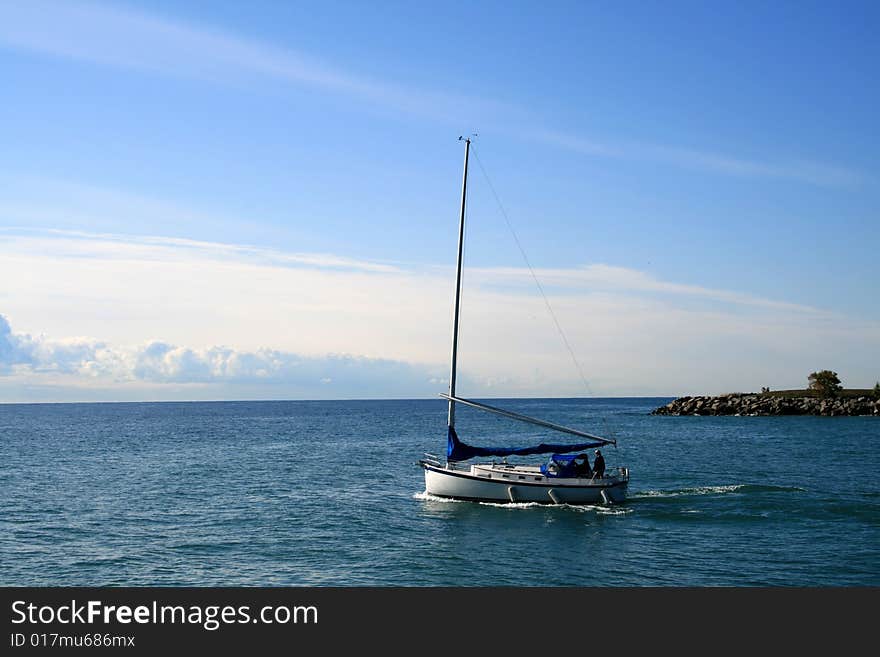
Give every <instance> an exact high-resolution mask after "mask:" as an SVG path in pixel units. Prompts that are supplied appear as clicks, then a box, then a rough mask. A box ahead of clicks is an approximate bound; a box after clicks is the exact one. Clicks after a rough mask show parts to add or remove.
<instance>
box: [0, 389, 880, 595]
mask: <svg viewBox="0 0 880 657" xmlns="http://www.w3.org/2000/svg"><path fill="white" fill-rule="evenodd" d="M667 401H668V399H552V400H551V399H541V400H508V401H501V400H495V401H493V402H491V403H493V404H496V405H501V406H505V407H508V408H511V409H512V410H515V411H518V412H521V413H526V414H529V415H533V416H538V417H541V418H544V419H548V420H551V421H554V422H559V423H562V424H567V425H572V426H575V427H578V428H581V429H584V430H587V431H591V432H595V433H599V434H601V435H607V436H610V437H612V438H614V439H616V440H617V441H618V445H617V447H616V448H615V447H609V448H606V449H605V450H603V452H604V454H605V459H606V462H607V464H608V466H609V467H614V466H617V465H625V466H627V467H629V468H630V471H631V481H630V486H629V499H628V501H627V502H626V503H625V504H621V505H616V506H611V507H606V506H601V505H596V506H586V507H575V506H540V505H528V504H517V505H496V504H478V503H473V502H455V501H446V500H439V499H433V498H431V497H430V496H428V495H426V494H425V493H424V475H423V472H422V470H421V468H420V467H419V466H418V459H419V458H420V457H422V455H423V453H425V452H432V453H434V454H441V455H442V454H443V453H444V450H445V440H446V426H445V421H446V406H445V404H444V402H442V401H434V400H419V401H277V402H271V401H267V402H215V403H202V402H199V403H119V404H32V405H31V404H29V405H16V404H10V405H0V504H2V510H3V512H2V514H0V585H7V586H8V585H96V586H103V585H163V586H164V585H167V586H176V585H196V586H208V585H268V586H271V585H292V586H299V585H336V586H349V585H353V586H359V585H403V586H433V585H468V586H470V585H481V586H493V585H522V586H544V585H577V586H597V585H598V586H631V585H635V586H656V585H673V586H679V585H681V586H685V585H686V586H693V585H697V586H706V585H708V586H742V585H769V586H789V585H810V586H813V585H818V586H827V585H835V586H837V585H844V586H851V585H873V586H877V585H880V418H872V417H854V418H819V417H657V416H652V415H650V414H649V413H650V411H651V409H652V408H654V407H656V406H659V405H661V404H663V403H666V402H667ZM457 417H458V422H457V428H458V432H459V434H460V436H461V438H462V440H464V441H465V442H468V443H470V444H491V445H506V444H511V445H526V444H529V443H531V442H532V441H535V442H538V441H540V440H546V439H547V437H548V436H547V435H546V434H541V433H540V431H536V430H535V428H534V427H530V426H528V425H519V424H515V423H511V422H510V421H508V420H504V419H501V418H496V417H494V416H490V415H485V414H481V413H479V412H477V411H474V410H472V409H467V408H460V409H459V410H458V416H457ZM553 440H554V441H557V442H558V441H559V436H554V437H553ZM563 440H564V438H563ZM591 456H592V455H591ZM534 458H541V457H532V459H534Z"/></svg>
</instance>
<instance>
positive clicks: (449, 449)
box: [446, 427, 606, 461]
mask: <svg viewBox="0 0 880 657" xmlns="http://www.w3.org/2000/svg"><path fill="white" fill-rule="evenodd" d="M605 444H606V443H604V442H590V443H578V444H577V445H550V444H547V443H541V444H540V445H535V446H534V447H471V446H470V445H466V444H465V443H463V442H461V441H460V440H459V439H458V434H456V433H455V429H453V428H452V427H449V431H448V432H447V438H446V460H447V461H466V460H467V459H470V458H473V457H475V456H529V455H531V454H553V453H557V454H566V453H568V452H581V451H583V450H585V449H590V448H591V447H604V446H605Z"/></svg>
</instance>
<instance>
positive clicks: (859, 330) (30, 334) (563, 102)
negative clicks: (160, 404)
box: [0, 0, 880, 402]
mask: <svg viewBox="0 0 880 657" xmlns="http://www.w3.org/2000/svg"><path fill="white" fill-rule="evenodd" d="M878 28H880V6H878V5H877V3H873V2H865V3H860V2H842V3H811V2H780V3H757V2H756V3H752V2H744V3H726V4H722V3H703V2H670V3H662V4H661V3H644V2H633V3H626V2H624V3H611V2H570V3H569V2H551V3H525V2H479V3H467V2H448V3H441V4H437V3H433V4H429V3H407V2H377V3H360V2H315V3H312V2H296V3H290V2H249V3H241V2H220V1H218V2H212V3H207V4H206V3H196V2H192V3H187V2H167V1H161V0H160V1H153V2H149V3H139V2H136V1H134V0H126V1H121V2H106V1H103V2H88V3H81V2H76V1H70V2H50V1H46V0H32V1H28V2H16V1H11V0H0V81H2V85H0V402H24V401H28V402H30V401H34V402H38V401H46V402H50V401H127V400H189V399H193V400H195V399H335V398H338V399H348V398H385V397H390V398H423V397H434V396H436V394H437V393H438V392H444V391H445V390H446V387H447V386H448V380H449V351H450V340H451V331H452V326H451V325H452V297H453V291H454V290H453V288H454V275H455V273H454V266H455V255H456V239H457V225H458V211H459V202H460V199H459V196H460V191H461V174H462V171H461V169H462V157H463V147H462V142H460V141H459V140H458V137H459V136H460V135H471V134H476V135H477V136H476V137H474V140H473V150H472V155H473V157H472V160H471V167H470V173H469V195H468V213H467V239H466V244H465V253H466V257H465V272H464V283H463V301H462V328H461V345H460V351H459V376H460V380H459V387H458V392H459V393H460V394H461V395H464V396H472V397H482V398H486V397H556V396H563V397H571V396H597V397H602V396H677V395H682V394H718V393H724V392H734V391H751V390H758V389H760V388H761V387H764V386H769V387H771V388H773V389H786V388H799V387H804V386H805V385H806V378H807V375H808V374H809V373H810V372H813V371H815V370H818V369H832V370H834V371H836V372H838V374H839V375H840V378H841V379H842V381H843V383H844V385H846V386H847V387H872V386H873V385H874V383H875V382H876V381H877V380H878V379H880V304H878V294H877V260H878V258H877V254H878V253H880V231H878V208H880V131H878V130H877V119H876V117H877V114H878V110H877V107H878V105H880V90H878V87H880V85H878V82H877V76H876V71H877V70H878V65H880V41H878V40H877V39H876V34H877V31H878ZM520 247H521V248H520ZM523 253H524V254H525V257H524V255H523ZM533 274H534V276H533ZM535 279H537V281H538V283H539V285H540V287H539V286H538V285H536V282H535ZM542 291H543V294H542ZM548 306H549V310H548Z"/></svg>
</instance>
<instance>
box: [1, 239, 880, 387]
mask: <svg viewBox="0 0 880 657" xmlns="http://www.w3.org/2000/svg"><path fill="white" fill-rule="evenodd" d="M536 274H537V275H538V277H539V278H540V279H541V281H542V284H543V286H544V288H545V289H546V291H547V293H548V295H549V297H550V299H551V302H552V304H553V308H554V311H555V313H556V315H557V317H558V318H559V320H560V322H561V324H562V326H563V327H564V328H565V331H566V333H567V336H568V339H569V341H570V343H571V345H572V348H573V350H574V352H575V353H576V355H577V358H578V360H579V361H580V363H581V364H582V366H583V369H584V371H585V373H586V376H587V379H588V380H589V390H588V391H585V390H584V387H583V385H582V382H581V381H580V378H579V376H578V373H577V370H576V368H575V367H573V364H572V362H571V360H570V359H569V357H568V354H567V352H566V350H565V349H564V348H563V346H562V344H561V343H560V341H559V336H558V334H557V333H556V331H555V328H554V326H553V324H552V321H551V319H550V318H549V316H548V314H547V312H546V308H545V307H544V302H543V299H541V297H540V296H539V295H538V294H536V292H535V288H534V285H533V283H532V281H531V275H530V273H529V272H528V271H527V270H524V269H517V268H479V267H472V268H469V269H468V271H467V272H466V278H465V291H464V302H463V303H464V306H463V322H464V323H463V328H462V333H461V345H460V371H461V373H462V379H461V381H462V385H461V387H460V392H461V394H465V395H472V396H486V397H492V396H496V397H498V396H547V397H551V396H577V395H583V394H585V392H589V393H591V394H595V395H600V396H602V395H606V396H614V395H675V394H684V393H712V392H730V391H736V390H753V389H757V388H759V387H760V386H763V385H770V386H771V387H774V388H781V387H798V386H802V385H803V384H804V382H805V380H806V379H805V377H806V375H807V374H808V373H809V372H810V371H813V370H816V369H824V368H831V369H835V370H836V371H838V372H839V373H840V374H841V376H842V377H843V379H844V382H845V383H846V384H847V385H850V386H853V387H865V386H870V385H873V382H874V380H875V379H876V377H877V376H878V373H877V371H876V370H878V369H880V364H878V363H877V362H875V361H874V362H872V360H871V358H870V357H866V354H868V355H870V354H877V353H880V327H878V326H877V324H876V322H870V321H859V320H855V319H853V318H845V317H839V316H835V315H833V314H831V313H828V312H824V311H822V310H821V309H816V308H811V307H809V306H804V305H800V304H796V303H790V302H787V301H779V300H773V299H766V298H762V297H758V296H754V295H749V294H745V293H741V292H736V291H730V290H714V289H711V288H705V287H701V286H697V285H685V284H679V283H674V282H669V281H663V280H660V279H658V278H656V277H653V276H651V275H650V274H648V273H646V272H640V271H637V270H633V269H627V268H623V267H615V266H611V265H605V264H592V265H584V266H582V267H574V268H570V269H538V270H536ZM452 276H453V272H452V271H451V268H445V267H414V266H406V265H401V264H393V263H392V264H389V263H371V262H361V261H358V260H352V259H350V258H344V257H337V256H333V255H328V254H324V255H311V254H287V253H284V252H280V251H277V250H272V249H259V248H255V247H248V246H241V245H229V244H219V243H212V242H196V241H189V240H180V239H165V238H161V237H127V236H119V235H89V234H84V233H64V232H60V231H52V232H46V231H42V232H39V231H23V230H11V229H7V230H0V278H2V279H3V280H8V281H14V282H15V283H14V285H10V286H8V287H7V288H6V289H4V290H0V311H2V313H3V315H4V319H2V320H0V400H3V401H20V400H23V399H24V398H25V397H26V398H27V399H28V400H40V399H44V400H47V399H51V400H64V399H78V398H83V397H84V396H88V397H89V398H94V397H95V396H98V397H100V398H101V399H109V400H112V399H121V398H126V399H128V398H138V395H140V398H157V397H162V398H169V397H170V398H176V399H192V398H217V399H236V398H255V397H263V398H265V397H270V398H355V397H371V398H377V397H430V396H433V395H434V394H436V393H437V392H439V391H442V390H443V389H444V388H445V387H446V385H447V383H446V380H445V377H446V376H447V375H448V372H447V368H448V364H447V363H448V358H449V335H450V330H451V321H450V320H451V310H452V309H451V305H452V303H451V289H450V288H451V287H452V283H451V281H452V280H453V279H452ZM10 322H11V323H12V326H14V327H15V328H16V331H13V330H12V327H11V326H10ZM77 335H78V336H90V337H69V336H77ZM47 336H53V337H47ZM41 386H42V392H41ZM25 388H27V390H28V392H27V393H26V394H25V392H22V391H24V390H25ZM99 388H100V390H101V392H100V394H99V393H98V392H95V391H96V390H98V389H99ZM90 391H91V392H90ZM87 393H88V394H87Z"/></svg>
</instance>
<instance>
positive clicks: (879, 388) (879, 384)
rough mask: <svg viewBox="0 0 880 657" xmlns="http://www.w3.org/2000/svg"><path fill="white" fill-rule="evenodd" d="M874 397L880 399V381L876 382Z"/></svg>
mask: <svg viewBox="0 0 880 657" xmlns="http://www.w3.org/2000/svg"><path fill="white" fill-rule="evenodd" d="M874 399H880V381H878V382H877V383H875V384H874Z"/></svg>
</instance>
